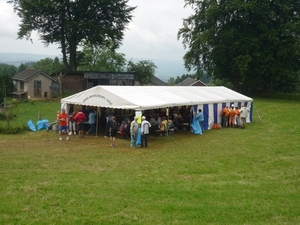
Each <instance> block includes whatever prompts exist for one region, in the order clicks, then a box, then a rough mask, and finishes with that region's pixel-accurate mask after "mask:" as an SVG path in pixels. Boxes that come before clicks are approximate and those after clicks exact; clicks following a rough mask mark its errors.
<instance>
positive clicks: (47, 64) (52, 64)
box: [33, 57, 64, 75]
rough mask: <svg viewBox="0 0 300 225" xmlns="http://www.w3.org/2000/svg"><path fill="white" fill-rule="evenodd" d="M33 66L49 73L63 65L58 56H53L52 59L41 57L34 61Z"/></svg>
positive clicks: (61, 67)
mask: <svg viewBox="0 0 300 225" xmlns="http://www.w3.org/2000/svg"><path fill="white" fill-rule="evenodd" d="M33 68H35V69H39V70H42V71H43V72H44V73H46V74H48V75H51V74H52V73H54V72H57V71H61V70H63V68H64V66H63V64H62V63H61V62H59V59H58V57H55V58H54V59H51V58H45V59H41V60H39V61H37V62H36V63H34V65H33Z"/></svg>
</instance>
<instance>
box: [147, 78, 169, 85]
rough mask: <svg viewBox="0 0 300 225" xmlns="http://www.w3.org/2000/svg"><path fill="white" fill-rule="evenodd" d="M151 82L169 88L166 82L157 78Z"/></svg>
mask: <svg viewBox="0 0 300 225" xmlns="http://www.w3.org/2000/svg"><path fill="white" fill-rule="evenodd" d="M151 82H152V84H154V85H156V86H167V84H166V83H165V82H163V81H162V80H161V79H159V78H158V77H156V76H152V79H151Z"/></svg>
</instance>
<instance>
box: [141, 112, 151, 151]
mask: <svg viewBox="0 0 300 225" xmlns="http://www.w3.org/2000/svg"><path fill="white" fill-rule="evenodd" d="M150 127H151V124H150V123H149V122H148V121H147V120H146V117H145V116H142V125H141V134H142V138H141V148H143V147H145V148H148V134H149V130H150Z"/></svg>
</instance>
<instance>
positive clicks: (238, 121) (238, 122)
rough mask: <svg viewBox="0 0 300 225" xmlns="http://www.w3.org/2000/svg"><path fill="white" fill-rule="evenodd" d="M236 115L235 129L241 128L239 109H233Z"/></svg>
mask: <svg viewBox="0 0 300 225" xmlns="http://www.w3.org/2000/svg"><path fill="white" fill-rule="evenodd" d="M235 111H236V115H235V122H236V127H240V126H241V115H240V114H241V113H240V109H239V107H238V106H237V107H235Z"/></svg>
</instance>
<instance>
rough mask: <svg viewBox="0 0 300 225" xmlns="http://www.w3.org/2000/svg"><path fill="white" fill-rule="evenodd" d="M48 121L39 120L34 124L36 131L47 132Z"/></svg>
mask: <svg viewBox="0 0 300 225" xmlns="http://www.w3.org/2000/svg"><path fill="white" fill-rule="evenodd" d="M48 124H49V120H47V119H45V120H39V121H37V123H36V128H37V130H47V129H48Z"/></svg>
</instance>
